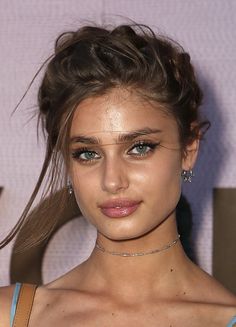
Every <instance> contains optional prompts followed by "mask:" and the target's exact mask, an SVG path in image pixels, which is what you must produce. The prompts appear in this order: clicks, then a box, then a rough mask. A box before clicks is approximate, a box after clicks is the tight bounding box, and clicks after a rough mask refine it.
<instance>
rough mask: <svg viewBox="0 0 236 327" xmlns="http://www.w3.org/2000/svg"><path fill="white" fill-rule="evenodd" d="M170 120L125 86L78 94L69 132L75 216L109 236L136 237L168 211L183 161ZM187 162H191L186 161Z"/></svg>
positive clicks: (177, 190) (176, 193) (171, 211)
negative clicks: (97, 93)
mask: <svg viewBox="0 0 236 327" xmlns="http://www.w3.org/2000/svg"><path fill="white" fill-rule="evenodd" d="M181 153H182V151H181V149H180V143H179V132H178V126H177V123H176V121H175V120H174V118H173V117H172V116H171V115H168V114H167V113H165V112H164V111H163V110H162V109H158V108H157V106H156V107H155V108H154V106H153V105H151V104H150V103H148V102H145V101H144V100H142V99H140V97H138V96H135V95H134V94H132V93H128V92H127V91H121V90H119V91H117V90H113V91H112V92H110V93H109V94H107V95H104V96H100V97H94V98H89V99H86V100H84V101H83V102H82V103H81V104H80V105H79V106H78V107H77V109H76V111H75V114H74V117H73V121H72V127H71V133H70V154H71V159H70V177H71V181H72V185H73V188H74V193H75V197H76V199H77V202H78V205H79V207H80V209H81V212H82V214H83V215H84V217H86V218H87V219H88V220H89V221H90V222H91V223H92V224H93V225H94V226H95V227H96V228H97V230H98V232H99V233H101V234H103V235H104V236H105V237H107V238H109V239H112V240H125V239H132V238H136V237H140V236H142V235H144V234H146V233H148V232H149V231H151V230H153V229H154V228H156V227H157V226H159V225H160V224H161V223H162V222H163V221H164V220H165V219H167V218H168V217H170V216H171V215H173V214H174V209H175V207H176V204H177V202H178V200H179V197H180V192H181V171H182V169H183V168H184V169H187V168H190V167H186V165H188V163H187V161H188V156H187V157H186V158H185V159H182V155H181ZM189 164H191V163H189Z"/></svg>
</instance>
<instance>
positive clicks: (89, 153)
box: [80, 151, 96, 160]
mask: <svg viewBox="0 0 236 327" xmlns="http://www.w3.org/2000/svg"><path fill="white" fill-rule="evenodd" d="M80 158H81V159H83V160H92V159H94V158H96V153H95V152H93V151H87V152H84V153H81V155H80Z"/></svg>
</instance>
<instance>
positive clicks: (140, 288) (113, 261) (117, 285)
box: [87, 218, 188, 298]
mask: <svg viewBox="0 0 236 327" xmlns="http://www.w3.org/2000/svg"><path fill="white" fill-rule="evenodd" d="M177 237H178V232H177V228H176V224H175V220H174V219H172V218H171V219H168V221H166V222H165V223H164V224H163V225H162V226H159V227H158V228H157V229H156V230H154V231H152V232H151V233H149V234H148V235H145V236H142V237H141V238H138V239H132V240H128V241H118V242H117V241H111V240H109V239H106V238H105V237H104V236H102V235H100V234H98V243H99V244H101V245H102V246H103V247H104V248H105V249H106V250H107V251H111V252H129V253H137V252H148V251H151V250H155V249H161V248H163V247H165V246H167V245H168V244H171V243H172V242H173V241H174V240H176V238H177ZM187 262H188V260H186V256H185V253H184V251H183V248H182V246H181V243H180V242H176V244H174V245H173V246H171V247H169V248H168V249H166V250H164V251H160V252H156V253H153V254H148V255H143V256H129V257H124V256H117V255H112V254H109V253H107V252H102V251H100V250H98V249H96V248H95V249H94V251H93V252H92V255H91V257H90V258H89V260H88V261H87V265H89V266H90V268H91V269H90V272H91V276H93V280H94V283H95V284H96V285H98V284H99V285H100V286H101V287H102V288H104V289H109V290H110V291H111V292H114V293H116V294H118V293H120V294H123V295H124V296H125V297H126V298H127V294H129V296H130V295H131V294H133V296H134V297H135V298H137V296H139V295H138V294H137V293H139V292H141V293H142V297H143V295H144V293H145V292H147V293H150V292H153V291H154V290H156V289H158V290H160V289H161V288H165V285H168V283H169V280H170V279H173V278H174V277H177V275H178V276H179V274H180V273H181V272H183V270H184V267H185V266H186V263H187ZM178 278H179V277H178ZM94 287H95V285H94ZM163 293H165V291H164V289H163Z"/></svg>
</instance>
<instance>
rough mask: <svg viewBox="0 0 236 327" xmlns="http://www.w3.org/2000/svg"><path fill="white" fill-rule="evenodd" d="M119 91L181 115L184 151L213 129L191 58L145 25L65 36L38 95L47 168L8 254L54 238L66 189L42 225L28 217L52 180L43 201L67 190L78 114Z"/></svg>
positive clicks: (83, 30) (47, 211) (84, 30)
mask: <svg viewBox="0 0 236 327" xmlns="http://www.w3.org/2000/svg"><path fill="white" fill-rule="evenodd" d="M118 86H119V87H125V88H129V89H132V90H135V91H136V92H139V94H141V96H143V97H144V98H145V99H148V100H151V101H154V102H157V103H158V104H161V105H162V106H163V107H164V108H165V110H167V111H168V112H170V113H171V114H172V115H174V117H175V119H176V121H177V123H178V126H179V132H180V141H181V144H182V146H183V148H184V147H185V145H186V144H187V143H189V142H191V141H192V140H194V139H196V138H199V137H200V135H201V133H200V131H201V129H202V128H203V127H207V126H209V123H208V122H207V121H204V122H202V121H201V120H200V117H199V110H198V109H199V106H200V104H201V101H202V92H201V90H200V88H199V85H198V83H197V81H196V78H195V73H194V69H193V67H192V65H191V63H190V56H189V55H188V54H187V53H186V52H185V51H184V50H183V48H182V47H181V46H180V45H179V44H177V43H176V42H174V41H172V40H170V39H169V38H166V37H162V36H159V35H158V36H157V35H155V34H154V32H153V31H152V30H151V29H150V28H149V27H147V26H144V25H138V24H134V25H120V26H118V27H116V28H114V29H106V28H102V27H95V26H85V27H82V28H80V29H78V30H77V31H74V32H68V33H64V34H62V35H60V36H59V38H58V39H57V40H56V43H55V53H54V55H53V56H51V57H50V58H49V60H48V61H47V63H46V71H45V74H44V77H43V80H42V83H41V86H40V88H39V93H38V105H39V121H40V122H41V123H42V126H43V130H44V131H45V132H46V133H45V134H46V135H47V148H46V156H45V161H44V164H43V167H42V171H41V174H40V177H39V180H38V183H37V185H36V188H35V190H34V192H33V194H32V197H31V199H30V201H29V203H28V204H27V206H26V209H25V210H24V212H23V214H22V216H21V218H20V220H19V222H18V223H17V225H16V226H15V227H14V229H13V230H12V231H11V233H10V234H9V235H8V236H7V237H6V238H5V239H4V240H3V241H2V243H1V246H4V245H5V244H7V243H8V242H9V241H10V240H11V239H12V238H13V237H14V236H15V234H16V233H17V232H18V231H19V229H20V228H22V226H26V225H27V226H28V229H27V228H26V237H25V238H24V240H22V241H21V242H20V243H21V244H20V246H21V248H25V247H27V246H30V245H33V244H37V243H39V242H40V241H41V240H43V239H45V238H47V237H48V236H49V235H50V233H51V231H52V230H53V228H54V226H55V224H56V221H57V217H56V215H55V211H56V212H59V211H60V210H63V208H64V207H65V205H66V201H68V195H67V191H66V188H65V191H64V192H62V193H61V194H62V197H61V199H60V200H59V201H58V202H57V203H56V204H55V203H51V204H50V205H48V204H47V206H46V207H45V208H43V209H42V206H41V212H39V213H38V215H37V219H33V220H32V219H31V216H30V215H28V213H29V210H30V208H31V206H32V204H33V202H34V200H35V197H36V195H37V194H38V191H39V189H40V187H41V186H42V182H43V181H44V180H45V179H46V180H47V187H46V188H45V189H44V192H43V194H42V199H44V198H45V197H46V196H47V195H48V194H53V193H55V192H56V191H57V190H59V189H60V188H62V187H65V184H66V180H67V177H66V176H67V174H66V165H64V160H63V158H65V159H66V158H68V137H69V131H70V126H71V121H72V118H73V113H74V111H75V108H76V107H77V106H78V104H79V103H80V102H81V101H83V100H84V99H86V98H89V97H92V96H99V95H102V94H104V93H106V92H109V90H111V89H112V88H115V87H118ZM193 126H194V127H193ZM30 219H31V220H32V221H30ZM26 222H28V223H27V224H26ZM29 222H30V223H29Z"/></svg>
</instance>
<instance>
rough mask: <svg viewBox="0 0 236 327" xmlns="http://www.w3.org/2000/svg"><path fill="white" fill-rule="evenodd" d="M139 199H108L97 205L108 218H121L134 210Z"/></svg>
mask: <svg viewBox="0 0 236 327" xmlns="http://www.w3.org/2000/svg"><path fill="white" fill-rule="evenodd" d="M140 204H141V201H134V200H129V199H116V200H110V201H106V202H104V203H102V204H101V205H99V207H100V209H101V211H102V213H103V214H104V215H105V216H107V217H109V218H122V217H127V216H129V215H131V214H132V213H133V212H135V211H136V210H137V209H138V207H139V205H140Z"/></svg>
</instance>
